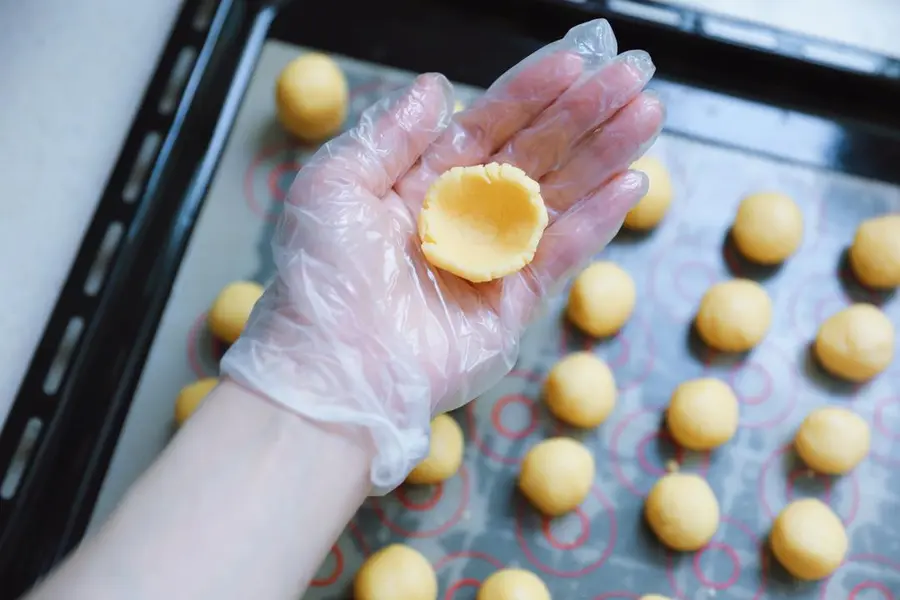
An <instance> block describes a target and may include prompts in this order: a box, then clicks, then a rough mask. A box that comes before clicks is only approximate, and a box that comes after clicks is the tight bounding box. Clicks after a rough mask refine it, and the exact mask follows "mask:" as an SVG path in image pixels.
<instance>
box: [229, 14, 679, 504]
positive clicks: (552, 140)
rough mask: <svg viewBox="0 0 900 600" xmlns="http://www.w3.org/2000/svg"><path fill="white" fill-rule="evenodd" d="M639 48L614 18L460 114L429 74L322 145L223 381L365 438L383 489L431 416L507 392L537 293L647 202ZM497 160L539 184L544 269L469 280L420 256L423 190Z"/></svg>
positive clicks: (416, 456) (413, 454)
mask: <svg viewBox="0 0 900 600" xmlns="http://www.w3.org/2000/svg"><path fill="white" fill-rule="evenodd" d="M653 71H654V67H653V64H652V63H651V61H650V57H649V56H648V55H647V54H646V53H644V52H627V53H624V54H621V55H617V48H616V41H615V38H614V36H613V33H612V30H611V29H610V27H609V24H608V23H607V22H606V21H600V20H598V21H592V22H589V23H585V24H583V25H580V26H578V27H576V28H574V29H573V30H571V31H570V32H569V33H568V34H567V35H566V37H565V38H564V39H562V40H560V41H557V42H555V43H553V44H551V45H549V46H547V47H545V48H543V49H542V50H540V51H539V52H537V53H535V54H534V55H532V56H530V57H528V58H527V59H525V60H524V61H523V62H522V63H520V64H519V65H517V66H516V67H514V68H513V69H512V70H510V71H509V72H508V73H506V74H505V75H503V76H502V77H501V78H500V79H499V80H497V82H496V83H494V85H492V86H491V88H490V89H489V90H488V91H487V92H486V93H485V94H484V96H483V97H482V98H481V99H480V100H479V101H477V102H476V103H474V104H473V105H472V106H471V107H470V108H469V109H467V110H464V111H463V112H460V113H457V114H456V115H453V114H452V112H453V104H454V101H453V91H452V88H451V85H450V84H449V82H448V81H447V80H446V79H445V78H444V77H443V76H440V75H422V76H420V77H419V78H417V79H416V81H415V82H414V84H413V85H412V87H411V88H410V89H409V90H407V91H405V92H404V93H402V94H400V95H399V96H397V97H392V98H387V99H385V100H383V101H381V102H379V103H378V104H377V105H375V106H373V107H372V108H370V109H368V110H367V111H366V112H365V113H364V114H363V115H362V117H361V119H360V123H359V125H358V126H357V127H356V128H355V129H354V130H352V131H349V132H348V133H345V134H344V135H342V136H340V137H339V138H336V139H335V140H333V141H331V142H329V143H328V144H326V145H325V146H324V147H323V148H322V149H321V150H319V152H318V153H316V155H315V156H314V157H313V159H312V160H311V161H310V162H309V163H308V164H307V165H306V166H304V167H303V169H302V170H301V171H300V173H299V174H298V176H297V179H296V181H295V182H294V184H293V186H292V187H291V190H290V192H289V194H288V198H287V201H286V202H285V206H284V213H283V215H282V217H281V220H280V222H279V225H278V228H277V231H276V234H275V238H274V240H273V243H272V245H273V250H274V259H275V265H276V267H277V276H276V278H275V280H274V281H273V283H272V284H271V285H270V286H269V288H268V289H267V290H266V292H265V294H264V296H263V297H262V300H261V301H260V302H259V303H258V304H257V305H256V308H255V309H254V311H253V314H252V315H251V318H250V320H249V322H248V324H247V326H246V328H245V330H244V333H243V335H242V336H241V337H240V339H239V340H238V341H237V342H235V344H234V345H233V346H232V347H231V348H230V349H229V350H228V352H227V353H226V355H225V357H224V359H223V360H222V365H221V370H222V374H223V375H224V376H226V377H230V378H232V379H234V380H236V381H237V382H238V383H240V384H242V385H244V386H247V387H249V388H251V389H253V390H256V391H257V392H259V393H261V394H263V395H264V396H267V397H268V398H270V399H272V400H273V401H275V402H277V403H280V404H282V405H283V406H285V407H286V408H288V409H289V410H291V411H294V412H296V413H299V414H301V415H303V416H304V417H306V418H308V419H311V420H313V421H317V422H326V423H341V424H347V425H353V426H358V427H361V428H362V429H363V430H364V431H366V432H367V433H368V434H370V435H371V442H372V447H373V449H374V453H375V454H374V456H373V460H372V470H371V479H372V483H373V484H374V486H375V487H376V488H378V489H379V491H386V490H389V489H391V488H393V487H395V486H396V485H398V484H399V483H401V482H402V481H403V479H404V478H405V477H406V475H407V474H408V473H409V471H410V470H411V469H412V468H413V467H414V466H415V465H416V464H417V463H418V462H419V461H420V460H422V458H424V456H425V455H426V454H427V452H428V436H429V422H430V420H431V417H432V415H434V414H436V413H438V412H445V411H448V410H451V409H454V408H457V407H459V406H461V405H462V404H464V403H466V402H468V401H470V400H471V399H473V398H475V397H477V396H478V395H480V394H481V393H483V392H484V391H486V390H487V389H488V388H490V387H491V386H493V385H494V384H496V383H497V382H498V381H499V380H500V379H501V378H502V377H503V376H504V375H506V374H507V373H508V372H509V371H510V369H511V368H512V367H513V365H514V363H515V362H516V358H517V355H518V345H519V337H520V336H521V334H522V332H523V330H524V328H525V326H526V325H527V323H528V322H529V319H530V318H532V317H533V315H534V314H535V313H536V311H537V309H539V308H540V306H541V302H542V300H543V299H544V298H545V297H546V296H547V295H548V294H549V293H550V291H552V290H554V289H558V288H559V284H560V282H561V281H563V280H564V278H565V277H566V276H567V275H568V274H569V273H570V272H571V271H572V270H573V269H574V268H577V267H578V266H580V265H583V264H584V263H585V262H586V261H587V260H589V259H590V257H591V256H592V255H594V254H595V253H597V252H598V251H600V250H601V249H602V248H603V247H604V246H605V245H606V244H607V243H608V242H609V240H610V239H611V238H612V237H613V235H615V233H616V231H618V229H619V227H620V226H621V224H622V221H623V219H624V217H625V214H626V212H627V211H628V210H629V208H630V207H631V206H632V205H633V204H634V203H635V202H636V201H637V200H639V199H640V198H641V197H642V196H643V194H644V193H645V191H646V185H647V183H646V180H645V177H644V176H643V175H642V174H640V173H635V172H630V171H628V170H627V169H628V166H629V165H630V163H631V162H632V161H633V160H634V159H635V158H637V157H638V156H639V155H640V154H641V153H642V151H643V150H644V149H645V148H646V147H647V146H648V145H649V144H650V143H651V142H652V140H653V139H654V138H655V136H656V135H657V134H658V132H659V130H660V128H661V125H662V120H663V107H662V105H661V103H660V102H659V100H658V99H656V98H655V97H653V96H651V95H648V94H646V93H642V90H643V88H644V86H645V85H646V83H647V82H648V80H649V79H650V77H651V76H652V74H653ZM491 161H496V162H501V163H511V164H513V165H516V166H518V167H520V168H522V169H523V170H524V171H525V172H526V173H528V174H529V175H530V176H531V177H532V178H533V179H535V180H537V181H539V182H540V184H541V191H542V195H543V197H544V200H545V203H546V204H547V206H548V209H549V211H550V225H549V226H548V228H547V230H546V231H545V234H544V237H543V239H542V240H541V243H540V246H539V247H538V250H537V253H536V255H535V258H534V261H533V262H532V263H531V264H530V265H529V266H528V267H526V268H525V269H523V270H522V271H520V272H518V273H516V274H513V275H509V276H507V277H505V278H503V279H501V280H498V281H494V282H490V283H487V284H477V285H476V284H472V283H470V282H468V281H464V280H462V279H459V278H457V277H456V276H454V275H451V274H449V273H446V272H443V271H440V270H439V269H436V268H434V267H432V266H431V265H430V264H428V263H427V262H426V260H425V259H424V257H423V255H422V252H421V249H420V243H419V240H418V236H417V230H416V219H417V216H418V212H419V210H420V207H421V204H422V201H423V198H424V195H425V191H426V190H427V188H428V186H429V185H430V184H431V183H432V182H433V181H434V179H435V178H437V177H438V176H439V175H440V174H441V173H443V172H444V171H446V170H447V169H450V168H451V167H454V166H468V165H477V164H483V163H487V162H491Z"/></svg>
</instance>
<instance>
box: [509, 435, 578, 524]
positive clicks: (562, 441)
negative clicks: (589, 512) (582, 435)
mask: <svg viewBox="0 0 900 600" xmlns="http://www.w3.org/2000/svg"><path fill="white" fill-rule="evenodd" d="M593 483H594V457H593V455H591V452H590V450H588V449H587V448H586V447H585V446H584V444H582V443H581V442H577V441H575V440H573V439H570V438H563V437H558V438H550V439H548V440H544V441H543V442H540V443H539V444H537V445H535V446H534V447H533V448H531V450H529V451H528V453H527V454H526V455H525V458H524V460H522V469H521V471H520V472H519V490H521V491H522V494H523V495H524V496H525V498H527V499H528V501H529V502H531V504H533V505H534V506H535V508H537V509H538V510H539V511H541V512H542V513H544V514H545V515H547V516H549V517H557V516H559V515H563V514H565V513H567V512H569V511H571V510H574V509H575V508H577V507H578V505H579V504H581V503H582V502H583V501H584V499H585V498H587V495H588V493H589V492H590V491H591V485H593Z"/></svg>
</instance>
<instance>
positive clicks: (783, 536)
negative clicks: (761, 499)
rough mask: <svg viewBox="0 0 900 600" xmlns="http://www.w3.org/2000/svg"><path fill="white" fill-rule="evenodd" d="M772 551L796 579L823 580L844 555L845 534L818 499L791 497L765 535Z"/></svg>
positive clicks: (834, 517)
mask: <svg viewBox="0 0 900 600" xmlns="http://www.w3.org/2000/svg"><path fill="white" fill-rule="evenodd" d="M769 541H770V543H771V544H772V553H773V554H774V555H775V558H777V559H778V562H780V563H781V565H782V566H783V567H784V568H785V569H786V570H787V572H788V573H790V574H791V575H793V576H794V577H796V578H797V579H803V580H805V581H813V580H816V579H823V578H825V577H827V576H829V575H831V573H832V572H834V570H835V569H837V568H838V567H839V566H840V565H841V562H843V560H844V556H845V555H846V554H847V533H846V532H845V531H844V525H843V524H842V523H841V520H840V519H838V517H837V515H835V514H834V512H833V511H832V510H831V509H830V508H828V506H826V505H825V504H824V503H823V502H822V501H821V500H817V499H815V498H803V499H802V500H794V501H793V502H791V503H790V504H788V505H787V506H786V507H784V509H783V510H782V511H781V513H779V515H778V517H777V518H776V519H775V523H774V524H773V525H772V533H771V534H770V536H769Z"/></svg>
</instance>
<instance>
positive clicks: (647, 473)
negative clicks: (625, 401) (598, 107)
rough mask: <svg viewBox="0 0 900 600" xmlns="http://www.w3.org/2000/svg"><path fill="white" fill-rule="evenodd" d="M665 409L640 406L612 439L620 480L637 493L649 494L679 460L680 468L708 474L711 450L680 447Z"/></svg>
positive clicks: (612, 452) (612, 460) (620, 426)
mask: <svg viewBox="0 0 900 600" xmlns="http://www.w3.org/2000/svg"><path fill="white" fill-rule="evenodd" d="M662 420H663V412H662V410H650V409H639V410H637V411H635V412H632V413H630V414H628V415H626V416H624V417H623V418H622V419H621V420H620V421H619V422H618V423H616V425H615V428H614V429H613V432H612V437H611V439H610V451H611V462H612V468H613V474H614V475H615V477H616V479H618V480H619V482H620V483H621V484H622V485H623V486H625V488H626V489H627V490H628V491H630V492H631V493H632V494H634V495H635V496H639V497H641V498H643V497H644V496H646V495H647V494H648V493H649V491H650V488H651V487H653V484H654V483H656V480H657V479H659V478H660V477H662V476H663V475H665V474H666V473H667V471H666V463H668V462H670V461H672V460H675V461H676V462H678V465H679V470H680V471H683V472H687V473H698V474H700V475H704V476H705V475H706V472H707V471H708V470H709V458H710V453H709V452H692V451H689V450H685V449H684V448H681V447H680V446H678V445H677V444H676V443H675V442H674V440H672V437H671V435H670V434H669V432H668V431H667V430H666V429H665V428H664V427H663V422H662Z"/></svg>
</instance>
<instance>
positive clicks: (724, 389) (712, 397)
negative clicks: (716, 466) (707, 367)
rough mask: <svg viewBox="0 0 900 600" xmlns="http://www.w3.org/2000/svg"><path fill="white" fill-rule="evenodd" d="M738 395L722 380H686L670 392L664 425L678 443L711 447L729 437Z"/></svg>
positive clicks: (733, 429) (692, 447) (735, 423)
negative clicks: (670, 396)
mask: <svg viewBox="0 0 900 600" xmlns="http://www.w3.org/2000/svg"><path fill="white" fill-rule="evenodd" d="M738 418H739V411H738V399H737V397H736V396H735V395H734V392H732V391H731V388H730V387H728V384H726V383H725V382H723V381H720V380H718V379H712V378H704V379H693V380H691V381H685V382H684V383H682V384H681V385H679V386H678V387H677V388H675V392H674V393H673V394H672V399H671V400H670V401H669V408H668V410H666V425H667V426H668V428H669V433H671V434H672V438H674V440H675V442H676V443H678V445H679V446H682V447H684V448H688V449H689V450H698V451H703V450H711V449H713V448H716V447H718V446H721V445H722V444H724V443H725V442H727V441H728V440H730V439H731V438H732V437H734V433H735V432H736V431H737V427H738Z"/></svg>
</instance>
